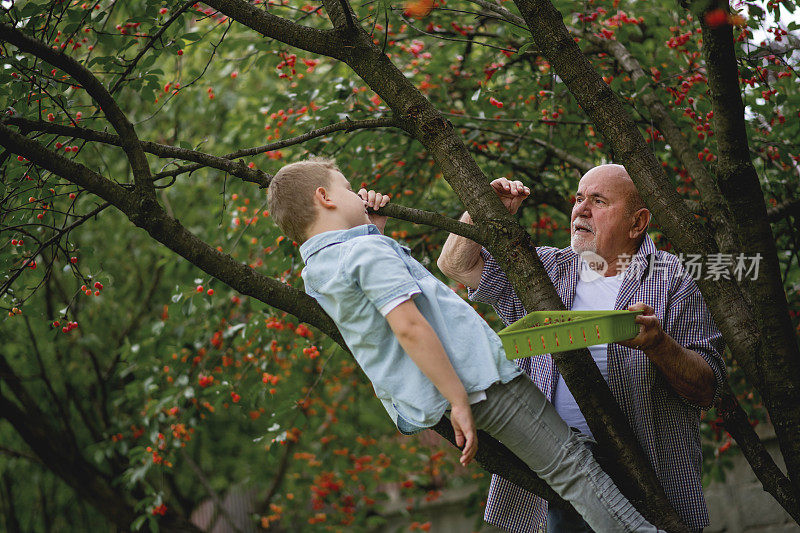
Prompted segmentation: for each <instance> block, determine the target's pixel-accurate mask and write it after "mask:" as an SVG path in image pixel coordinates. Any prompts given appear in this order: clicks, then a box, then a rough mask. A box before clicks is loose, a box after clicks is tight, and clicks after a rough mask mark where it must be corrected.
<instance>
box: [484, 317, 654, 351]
mask: <svg viewBox="0 0 800 533" xmlns="http://www.w3.org/2000/svg"><path fill="white" fill-rule="evenodd" d="M640 313H641V311H536V312H533V313H528V314H527V315H525V316H524V317H522V318H521V319H519V320H517V321H516V322H514V323H513V324H511V325H510V326H508V327H507V328H505V329H504V330H502V331H500V332H499V335H500V340H502V341H503V348H504V349H505V351H506V357H507V358H509V359H519V358H520V357H530V356H532V355H541V354H545V353H554V352H564V351H567V350H575V349H578V348H586V347H587V346H593V345H595V344H608V343H610V342H619V341H624V340H628V339H632V338H634V337H635V336H636V335H637V334H638V333H639V324H637V323H636V322H635V321H634V317H635V316H636V315H638V314H640Z"/></svg>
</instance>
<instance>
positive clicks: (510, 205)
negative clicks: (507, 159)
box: [490, 178, 531, 215]
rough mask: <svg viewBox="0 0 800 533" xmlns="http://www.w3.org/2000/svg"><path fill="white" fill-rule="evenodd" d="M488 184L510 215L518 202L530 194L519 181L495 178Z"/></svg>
mask: <svg viewBox="0 0 800 533" xmlns="http://www.w3.org/2000/svg"><path fill="white" fill-rule="evenodd" d="M490 185H491V186H492V189H494V192H495V193H497V196H499V197H500V200H502V202H503V205H504V206H506V209H508V212H509V213H511V214H512V215H513V214H514V213H516V212H517V210H518V209H519V206H520V204H522V202H523V201H524V200H525V198H527V197H528V196H530V194H531V190H530V189H529V188H528V187H526V186H525V185H523V184H522V182H521V181H511V180H509V179H506V178H497V179H496V180H493V181H492V182H491V183H490Z"/></svg>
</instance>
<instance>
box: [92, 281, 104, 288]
mask: <svg viewBox="0 0 800 533" xmlns="http://www.w3.org/2000/svg"><path fill="white" fill-rule="evenodd" d="M94 288H95V289H102V288H103V284H102V283H100V282H99V281H95V282H94Z"/></svg>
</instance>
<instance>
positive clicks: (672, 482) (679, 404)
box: [469, 236, 725, 532]
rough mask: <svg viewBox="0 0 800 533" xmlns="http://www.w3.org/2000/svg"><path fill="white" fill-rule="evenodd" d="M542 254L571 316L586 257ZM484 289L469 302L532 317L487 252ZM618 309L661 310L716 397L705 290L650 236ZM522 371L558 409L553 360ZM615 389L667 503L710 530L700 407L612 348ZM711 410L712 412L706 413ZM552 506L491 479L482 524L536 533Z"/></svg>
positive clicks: (627, 351)
mask: <svg viewBox="0 0 800 533" xmlns="http://www.w3.org/2000/svg"><path fill="white" fill-rule="evenodd" d="M537 252H538V254H539V257H540V258H541V260H542V263H543V264H544V268H545V270H546V271H547V274H548V275H549V276H550V279H551V280H552V282H553V284H554V285H555V288H556V291H557V292H558V295H559V296H560V297H561V300H562V301H563V302H564V305H565V306H566V308H567V309H570V308H571V307H572V302H573V300H574V298H575V286H576V284H577V282H578V273H579V265H580V257H579V256H578V255H577V254H575V252H573V251H572V249H570V248H564V249H561V250H559V249H557V248H551V247H538V248H537ZM481 255H482V256H483V259H484V261H485V263H486V264H485V266H484V269H483V273H482V275H481V281H480V284H479V285H478V288H477V289H475V290H472V289H470V291H469V297H470V299H472V300H475V301H477V302H484V303H488V304H491V305H492V306H493V307H494V309H495V311H496V312H497V314H498V315H500V318H501V319H502V320H503V322H505V323H506V324H510V323H512V322H515V321H517V320H519V319H520V318H522V317H523V316H525V309H524V307H523V306H522V302H521V301H520V299H519V298H518V297H517V295H516V293H515V292H514V289H513V288H512V287H511V284H510V282H509V281H508V278H507V277H506V275H505V273H504V272H503V271H502V270H501V269H500V266H499V265H498V264H497V262H496V261H495V260H494V258H492V256H491V255H490V254H489V252H488V251H486V249H483V250H482V251H481ZM628 268H629V269H633V270H631V271H630V272H628V271H626V273H635V275H626V276H625V280H624V281H623V283H622V286H621V287H620V290H619V294H618V295H617V301H616V304H615V306H614V308H615V309H627V307H628V306H629V305H631V304H633V303H635V302H639V301H642V302H644V303H646V304H648V305H650V306H652V307H653V308H654V309H655V314H656V316H657V317H658V318H659V319H660V320H661V325H662V327H663V329H664V331H665V332H666V333H667V334H669V335H670V336H671V337H672V338H674V339H675V340H676V341H677V342H678V343H679V344H680V345H681V346H684V347H685V348H688V349H690V350H694V351H696V352H697V353H699V354H700V355H701V356H702V357H703V358H704V359H705V360H706V361H707V362H708V364H709V365H710V366H711V369H712V370H713V371H714V375H715V377H716V380H717V389H716V390H717V391H719V386H720V384H721V383H722V380H723V379H725V364H724V363H723V361H722V357H721V354H722V351H723V349H724V345H723V341H722V334H721V333H720V332H719V330H718V329H717V327H716V326H715V325H714V322H713V320H712V319H711V314H710V313H709V311H708V308H707V307H706V304H705V302H704V301H703V297H702V296H701V294H700V290H699V289H698V288H697V285H696V284H695V282H694V280H693V279H692V278H691V277H690V276H688V275H686V271H685V270H684V268H683V266H682V265H681V263H680V261H679V260H678V258H677V257H675V256H674V255H672V254H670V253H667V252H663V251H659V250H657V249H656V246H655V243H653V240H652V239H651V238H650V237H649V236H646V237H645V239H644V241H643V242H642V245H641V246H640V248H639V251H638V252H637V254H636V255H634V256H633V258H632V259H631V263H630V266H629V267H628ZM517 364H518V365H519V366H520V368H522V369H523V370H524V371H525V372H526V373H527V374H528V375H529V376H530V377H531V379H533V381H534V383H536V385H537V386H538V387H539V389H541V390H542V392H543V393H544V394H545V396H547V399H548V400H551V401H552V396H553V388H554V386H555V384H556V383H558V376H559V374H558V369H557V368H556V366H555V365H554V364H553V358H552V356H550V354H547V355H541V356H537V357H534V358H526V359H518V360H517ZM608 385H609V388H610V389H611V392H612V393H613V395H614V397H615V398H616V400H617V403H619V405H620V407H621V408H622V411H623V412H624V413H625V416H627V418H628V422H629V423H630V424H631V426H632V427H633V430H634V432H635V433H636V436H637V438H638V439H639V442H640V443H641V445H642V448H644V451H645V454H646V455H647V458H648V459H649V460H650V463H651V464H652V465H653V467H654V468H655V471H656V475H657V476H658V479H659V480H660V481H661V484H662V485H663V486H664V490H665V491H666V493H667V498H668V499H669V501H670V503H671V504H672V505H673V506H674V507H675V509H676V510H677V512H678V514H679V515H680V516H681V518H682V519H683V521H684V522H685V523H686V525H687V526H689V527H690V528H692V529H695V530H699V529H701V528H703V527H705V526H707V525H708V510H707V508H706V502H705V499H704V498H703V490H702V485H701V482H700V468H701V465H702V454H701V449H700V411H701V406H699V405H696V404H693V403H692V402H690V401H688V400H686V399H685V398H683V397H682V396H679V395H678V394H677V393H675V391H674V390H673V389H672V388H671V387H670V386H669V384H668V383H667V381H666V379H665V378H664V376H663V375H662V374H661V373H660V372H659V370H658V369H657V367H656V366H655V365H654V364H653V363H652V362H651V361H650V360H649V359H648V358H647V356H646V355H645V354H644V352H642V351H639V350H635V349H633V348H626V347H625V346H621V345H619V344H609V345H608ZM704 407H708V406H704ZM546 517H547V502H546V501H545V500H543V499H542V498H539V497H538V496H534V495H533V494H531V493H530V492H527V491H525V490H523V489H521V488H519V487H518V486H516V485H514V484H513V483H510V482H508V481H506V480H505V479H503V478H501V477H500V476H497V475H494V476H492V482H491V486H490V488H489V496H488V499H487V503H486V512H485V514H484V520H486V522H488V523H490V524H493V525H495V526H497V527H500V528H503V529H506V530H508V531H513V532H538V531H540V530H541V528H543V527H544V525H545V521H546Z"/></svg>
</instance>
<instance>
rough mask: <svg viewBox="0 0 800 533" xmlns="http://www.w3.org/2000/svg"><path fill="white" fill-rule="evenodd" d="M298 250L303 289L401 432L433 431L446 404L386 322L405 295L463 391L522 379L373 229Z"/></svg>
mask: <svg viewBox="0 0 800 533" xmlns="http://www.w3.org/2000/svg"><path fill="white" fill-rule="evenodd" d="M300 253H301V255H302V257H303V261H304V262H305V264H306V267H305V269H304V270H303V274H302V275H303V280H304V281H305V286H306V292H307V293H308V294H310V295H311V296H313V297H314V298H315V299H316V300H317V301H318V302H319V303H320V305H321V306H322V308H323V309H324V310H325V311H326V312H327V313H328V314H329V315H330V316H331V318H332V319H333V320H334V322H336V324H337V326H338V327H339V331H340V332H341V333H342V336H343V337H344V340H345V342H346V343H347V345H348V346H349V347H350V350H351V351H352V352H353V355H354V356H355V358H356V360H357V361H358V363H359V365H361V367H362V368H363V370H364V372H365V373H366V374H367V377H369V379H370V381H372V383H373V386H374V387H375V393H376V395H377V396H378V398H380V399H381V401H383V403H384V406H385V407H386V409H387V411H388V412H389V414H390V415H391V416H392V419H393V420H394V421H395V422H396V423H397V424H398V426H399V427H400V428H401V429H402V428H403V426H404V424H403V421H406V422H409V423H410V424H411V425H413V426H421V427H428V426H431V425H433V424H435V423H436V422H438V421H439V419H440V418H441V417H442V415H443V414H444V412H445V410H446V409H447V408H448V407H449V404H448V402H447V400H445V398H444V397H443V396H442V395H441V394H440V393H439V391H438V390H437V389H436V387H435V386H434V385H433V384H432V383H431V381H430V380H429V379H428V378H427V377H425V375H424V374H423V373H422V372H421V371H420V369H419V367H418V366H417V365H416V364H415V363H414V362H413V361H412V359H411V358H410V357H409V356H408V355H406V354H405V352H404V351H403V348H402V347H401V346H400V343H399V342H398V340H397V338H396V337H395V335H394V333H393V332H392V330H391V328H390V327H389V325H388V323H387V321H386V319H385V318H384V316H385V315H386V314H388V313H389V312H390V311H391V310H392V309H394V307H395V306H397V305H398V304H400V303H402V302H404V301H406V300H408V299H409V298H410V297H413V299H414V303H415V304H416V305H417V307H418V308H419V310H420V312H421V314H422V315H423V316H424V317H425V319H426V320H428V322H429V323H430V325H431V326H432V327H433V329H434V331H435V332H436V334H437V335H438V336H439V339H440V340H441V342H442V345H443V346H444V348H445V351H446V352H447V355H448V357H449V359H450V361H451V363H452V365H453V368H454V369H455V371H456V373H457V374H458V377H459V379H460V380H461V382H462V383H463V385H464V388H465V390H466V392H467V393H468V394H469V393H475V392H479V391H483V390H486V389H487V388H488V387H489V386H491V385H492V384H493V383H496V382H498V381H500V382H503V383H505V382H508V381H510V380H511V379H513V378H514V377H516V376H517V375H520V373H521V372H520V371H519V369H518V368H517V367H516V365H514V364H513V363H511V362H510V361H508V360H507V359H506V358H505V355H504V353H503V348H502V344H501V343H500V339H499V338H498V337H497V335H496V334H495V333H494V331H492V329H491V328H490V327H489V325H488V324H486V322H485V321H484V320H483V319H482V318H481V317H480V316H479V315H478V314H477V313H476V312H475V310H474V309H473V308H472V307H471V306H470V305H469V304H468V303H467V302H465V301H464V300H463V299H462V298H460V297H459V296H458V295H457V294H456V293H455V292H453V291H452V290H451V289H450V288H449V287H448V286H447V285H445V284H444V283H442V282H441V281H439V280H438V279H436V278H435V277H434V276H433V275H432V274H431V273H430V272H428V270H427V269H425V267H423V266H422V265H421V264H420V263H419V262H418V261H416V260H415V259H414V258H413V257H411V255H410V250H409V249H408V248H406V247H403V246H401V245H400V244H399V243H397V242H396V241H394V240H393V239H390V238H389V237H385V236H383V235H381V234H380V232H379V231H378V229H377V228H376V227H375V226H374V225H371V224H369V225H362V226H356V227H354V228H351V229H348V230H338V231H327V232H324V233H320V234H318V235H315V236H314V237H312V238H310V239H309V240H308V241H306V242H305V243H303V245H302V246H301V247H300ZM398 414H399V415H400V417H401V418H400V420H398V416H397V415H398ZM406 427H408V426H406Z"/></svg>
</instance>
